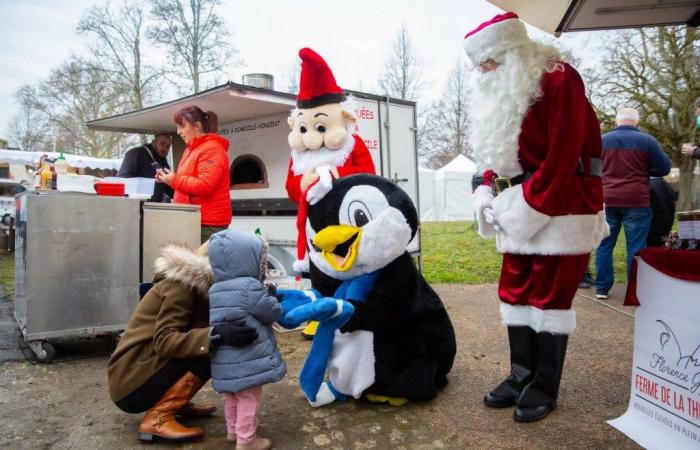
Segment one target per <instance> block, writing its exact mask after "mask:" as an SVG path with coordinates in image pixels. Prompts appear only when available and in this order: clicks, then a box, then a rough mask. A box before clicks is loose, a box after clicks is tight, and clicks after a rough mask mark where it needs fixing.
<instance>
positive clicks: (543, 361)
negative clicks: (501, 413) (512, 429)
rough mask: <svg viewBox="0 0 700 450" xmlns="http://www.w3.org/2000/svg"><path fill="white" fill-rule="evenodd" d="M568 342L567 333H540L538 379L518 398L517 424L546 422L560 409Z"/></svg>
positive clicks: (537, 362)
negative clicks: (555, 409)
mask: <svg viewBox="0 0 700 450" xmlns="http://www.w3.org/2000/svg"><path fill="white" fill-rule="evenodd" d="M568 339H569V336H567V335H566V334H552V333H537V340H536V344H535V345H536V348H537V358H536V364H535V367H536V369H535V376H534V378H533V379H532V381H531V382H530V383H529V384H528V385H527V386H525V388H524V389H523V392H522V394H521V395H520V398H518V405H517V406H516V408H515V412H514V413H513V419H514V420H515V421H516V422H535V421H537V420H541V419H544V418H545V417H547V415H548V414H549V413H550V412H552V410H554V408H556V406H557V397H558V395H559V382H560V381H561V374H562V372H563V369H564V357H565V356H566V344H567V342H568Z"/></svg>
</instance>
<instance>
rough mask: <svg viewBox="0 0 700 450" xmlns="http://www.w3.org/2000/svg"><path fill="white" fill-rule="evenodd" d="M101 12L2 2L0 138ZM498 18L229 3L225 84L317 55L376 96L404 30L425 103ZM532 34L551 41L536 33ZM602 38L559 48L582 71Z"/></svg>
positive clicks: (366, 7) (567, 39)
mask: <svg viewBox="0 0 700 450" xmlns="http://www.w3.org/2000/svg"><path fill="white" fill-rule="evenodd" d="M95 3H97V1H93V0H83V1H79V0H36V1H24V0H0V6H1V7H2V15H1V16H0V30H2V42H3V45H2V46H1V47H0V61H2V70H0V104H2V105H3V107H2V108H0V137H2V138H6V137H7V135H8V133H7V131H8V123H9V121H10V120H11V118H12V117H13V116H14V115H15V114H16V113H17V111H18V107H17V105H16V103H15V100H14V97H13V94H14V92H15V91H16V90H17V88H19V87H20V86H22V85H23V84H26V83H36V82H39V81H41V80H42V79H45V77H46V76H47V74H48V72H49V71H50V70H51V69H52V68H55V67H56V66H58V65H59V64H60V63H61V62H63V61H64V60H65V59H66V58H67V57H68V56H69V55H70V54H71V52H73V53H76V54H81V53H83V52H85V45H84V38H82V37H81V36H79V35H78V34H77V33H76V31H75V30H76V27H77V24H78V22H79V20H80V16H81V14H82V12H83V11H84V10H85V9H86V8H87V7H89V6H90V5H93V4H95ZM100 3H101V1H100ZM112 3H113V4H120V3H121V1H120V0H112ZM499 12H500V10H499V9H498V8H496V7H494V6H492V5H491V4H489V3H488V2H486V1H485V0H432V1H431V0H382V1H378V0H353V1H337V0H325V1H322V2H321V1H318V0H295V1H293V2H291V1H284V0H277V1H273V0H255V1H246V2H241V1H235V0H224V3H223V4H222V5H221V6H220V8H219V10H218V13H219V14H220V15H221V16H222V17H223V18H224V20H225V21H226V23H227V24H228V26H229V28H230V31H231V32H232V35H233V37H232V42H233V44H234V45H235V47H236V48H237V49H238V51H239V56H240V57H242V58H243V59H244V60H245V66H242V67H237V68H235V69H233V70H231V73H230V74H228V75H227V76H224V77H222V78H223V79H224V80H225V79H228V80H231V81H235V82H240V81H241V75H243V74H245V73H251V72H265V73H271V74H273V75H274V76H275V79H276V88H278V89H284V88H285V87H286V82H287V81H286V76H287V74H288V73H289V72H290V67H292V66H293V65H294V64H296V63H297V61H298V58H297V53H298V51H299V49H300V48H302V47H311V48H313V49H314V50H316V51H317V52H318V53H320V54H321V55H322V56H323V57H324V59H326V61H327V62H328V64H329V65H330V67H331V69H332V70H333V72H334V74H335V77H336V80H337V81H338V84H339V85H340V86H341V87H343V88H347V89H357V90H362V91H366V92H373V93H378V92H376V86H377V77H378V75H379V74H380V73H381V72H382V69H383V65H384V61H385V59H386V57H387V56H388V54H389V52H390V51H391V45H392V43H393V41H394V40H395V38H396V35H397V33H398V31H399V29H400V27H401V23H402V22H403V23H405V24H406V27H407V29H408V32H409V35H410V37H411V39H412V41H413V43H414V45H415V48H416V50H417V52H418V54H419V55H420V56H421V57H422V58H423V60H424V65H425V69H426V73H425V78H426V81H427V82H428V83H429V87H428V89H427V90H426V92H425V95H424V99H426V100H428V99H430V98H432V97H436V96H437V95H439V94H440V91H441V90H442V87H443V85H444V82H445V80H446V77H447V75H448V73H449V71H450V70H451V69H452V67H454V64H455V62H456V60H457V57H458V56H460V55H462V54H463V50H462V47H461V44H462V39H463V37H464V34H465V33H466V32H467V31H469V30H471V29H472V28H474V27H475V26H477V25H478V24H479V23H481V22H483V21H484V20H488V19H489V18H491V17H492V16H493V15H494V14H498V13H499ZM531 30H532V29H531ZM531 33H532V34H533V35H535V36H537V37H546V36H545V35H544V33H540V32H538V31H537V30H534V31H531ZM599 36H600V33H586V34H576V33H572V34H567V35H564V36H563V37H562V38H560V39H559V41H560V43H561V44H562V45H564V46H566V47H568V48H571V49H573V50H574V52H575V53H576V54H577V56H578V57H579V58H582V59H583V63H584V64H592V63H594V61H593V59H594V58H595V56H594V54H595V53H594V52H593V51H592V50H593V48H594V47H595V44H596V42H597V41H598V40H599ZM152 57H154V58H155V57H157V53H152ZM166 100H167V99H166Z"/></svg>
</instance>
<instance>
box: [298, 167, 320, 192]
mask: <svg viewBox="0 0 700 450" xmlns="http://www.w3.org/2000/svg"><path fill="white" fill-rule="evenodd" d="M316 180H318V174H317V173H316V169H311V170H309V171H308V172H306V173H305V174H304V175H303V176H302V177H301V190H302V191H305V190H306V188H308V187H309V186H311V184H312V183H313V182H314V181H316Z"/></svg>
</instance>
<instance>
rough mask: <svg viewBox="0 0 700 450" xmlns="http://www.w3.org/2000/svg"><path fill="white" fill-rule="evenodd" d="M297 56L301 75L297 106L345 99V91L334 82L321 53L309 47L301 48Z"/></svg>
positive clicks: (309, 106)
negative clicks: (299, 61)
mask: <svg viewBox="0 0 700 450" xmlns="http://www.w3.org/2000/svg"><path fill="white" fill-rule="evenodd" d="M299 57H300V58H301V77H300V79H299V94H297V108H315V107H317V106H321V105H327V104H329V103H341V102H344V101H345V99H346V96H345V92H343V90H342V89H341V88H340V86H338V84H337V83H336V82H335V77H333V72H331V69H330V68H329V67H328V64H326V61H324V60H323V58H321V55H319V54H318V53H316V52H315V51H313V50H311V49H310V48H302V49H301V50H299Z"/></svg>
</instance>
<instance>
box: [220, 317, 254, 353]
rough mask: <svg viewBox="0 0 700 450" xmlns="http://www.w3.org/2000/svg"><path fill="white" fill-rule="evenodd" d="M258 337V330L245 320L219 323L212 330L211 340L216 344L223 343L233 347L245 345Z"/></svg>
mask: <svg viewBox="0 0 700 450" xmlns="http://www.w3.org/2000/svg"><path fill="white" fill-rule="evenodd" d="M257 338H258V332H257V331H255V329H254V328H251V327H249V326H248V325H246V324H245V323H244V322H242V321H241V322H233V323H226V324H223V325H217V326H215V327H214V328H212V330H211V341H212V343H213V344H214V345H217V344H223V345H230V346H232V347H245V346H246V345H250V344H251V343H253V341H254V340H256V339H257Z"/></svg>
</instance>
